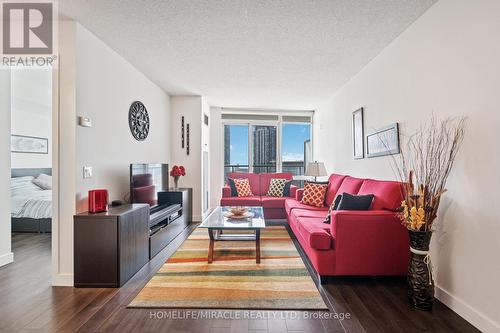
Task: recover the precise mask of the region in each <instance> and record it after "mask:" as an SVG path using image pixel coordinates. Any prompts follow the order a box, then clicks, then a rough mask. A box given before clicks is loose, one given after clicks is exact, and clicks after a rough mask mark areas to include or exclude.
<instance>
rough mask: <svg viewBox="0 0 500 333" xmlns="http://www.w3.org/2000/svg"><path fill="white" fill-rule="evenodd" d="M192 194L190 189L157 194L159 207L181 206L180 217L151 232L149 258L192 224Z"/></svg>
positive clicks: (171, 190)
mask: <svg viewBox="0 0 500 333" xmlns="http://www.w3.org/2000/svg"><path fill="white" fill-rule="evenodd" d="M192 193H193V190H192V189H191V188H178V189H168V190H166V191H162V192H158V204H159V205H175V204H179V205H181V215H180V216H179V217H177V218H175V219H173V220H172V221H169V223H168V224H166V225H165V226H164V227H163V228H161V229H160V230H154V231H153V230H152V231H153V232H152V233H151V237H150V241H149V258H150V259H151V258H153V257H154V256H155V255H157V254H158V253H159V252H160V251H161V250H163V248H165V246H167V244H168V243H170V242H171V241H172V240H173V239H174V238H175V237H177V236H178V235H179V234H180V233H181V232H182V230H184V229H185V228H186V227H187V226H188V224H189V223H191V222H192V211H193V206H192V205H193V204H192Z"/></svg>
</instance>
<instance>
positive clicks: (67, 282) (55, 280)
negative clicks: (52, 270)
mask: <svg viewBox="0 0 500 333" xmlns="http://www.w3.org/2000/svg"><path fill="white" fill-rule="evenodd" d="M52 286H54V287H73V274H52Z"/></svg>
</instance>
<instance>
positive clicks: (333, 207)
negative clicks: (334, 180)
mask: <svg viewBox="0 0 500 333" xmlns="http://www.w3.org/2000/svg"><path fill="white" fill-rule="evenodd" d="M340 200H342V194H339V195H337V196H336V197H335V200H333V202H332V204H331V205H330V208H328V214H327V215H326V217H325V220H324V221H323V222H324V223H327V224H330V217H331V213H332V211H333V210H337V209H338V208H339V204H340Z"/></svg>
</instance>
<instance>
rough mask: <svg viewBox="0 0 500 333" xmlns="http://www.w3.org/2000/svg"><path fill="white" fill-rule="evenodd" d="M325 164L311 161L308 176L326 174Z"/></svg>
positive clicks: (307, 169)
mask: <svg viewBox="0 0 500 333" xmlns="http://www.w3.org/2000/svg"><path fill="white" fill-rule="evenodd" d="M326 175H327V173H326V169H325V164H324V163H323V162H316V161H315V162H309V164H308V165H307V168H306V176H312V177H323V176H326Z"/></svg>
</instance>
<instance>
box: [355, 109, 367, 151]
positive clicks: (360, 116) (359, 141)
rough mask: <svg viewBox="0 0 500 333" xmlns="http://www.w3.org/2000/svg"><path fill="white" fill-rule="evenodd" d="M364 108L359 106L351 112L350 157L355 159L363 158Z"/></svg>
mask: <svg viewBox="0 0 500 333" xmlns="http://www.w3.org/2000/svg"><path fill="white" fill-rule="evenodd" d="M364 127H365V125H364V110H363V108H359V109H357V110H356V111H354V112H353V113H352V157H353V158H354V159H355V160H359V159H363V158H365V144H364V142H365V140H364V136H365V128H364Z"/></svg>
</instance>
